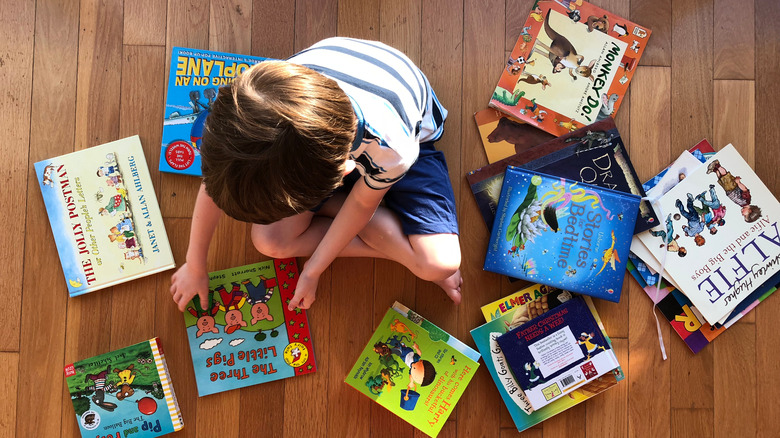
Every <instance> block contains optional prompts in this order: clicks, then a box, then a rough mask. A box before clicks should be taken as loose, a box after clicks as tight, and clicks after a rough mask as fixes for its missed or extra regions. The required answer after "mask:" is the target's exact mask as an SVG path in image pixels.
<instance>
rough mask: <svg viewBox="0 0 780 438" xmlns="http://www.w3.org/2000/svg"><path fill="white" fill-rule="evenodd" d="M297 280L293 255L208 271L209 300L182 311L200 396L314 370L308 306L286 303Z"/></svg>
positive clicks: (196, 300) (195, 300)
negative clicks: (205, 307)
mask: <svg viewBox="0 0 780 438" xmlns="http://www.w3.org/2000/svg"><path fill="white" fill-rule="evenodd" d="M297 283H298V265H297V263H296V261H295V259H294V258H290V259H273V260H267V261H264V262H259V263H253V264H251V265H246V266H240V267H236V268H231V269H224V270H221V271H215V272H211V273H209V305H208V308H207V309H203V308H202V307H201V305H200V298H199V297H198V296H195V298H194V299H193V300H192V301H191V302H190V304H189V306H188V307H187V310H186V311H185V312H184V322H185V325H186V327H187V338H188V339H189V344H190V353H191V354H192V364H193V367H194V368H195V383H196V384H197V386H198V396H204V395H209V394H215V393H218V392H222V391H228V390H231V389H236V388H243V387H245V386H251V385H257V384H260V383H265V382H270V381H273V380H280V379H285V378H288V377H294V376H300V375H304V374H310V373H313V372H315V371H316V370H317V364H316V362H315V360H314V348H313V345H312V339H311V332H310V328H309V322H308V320H307V318H306V311H305V310H303V309H295V310H293V311H290V310H288V309H287V303H288V302H289V300H290V299H292V297H293V295H294V294H295V286H296V285H297Z"/></svg>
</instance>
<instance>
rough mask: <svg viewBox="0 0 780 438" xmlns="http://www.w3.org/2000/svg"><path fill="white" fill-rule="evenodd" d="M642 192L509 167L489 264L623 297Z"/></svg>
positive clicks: (593, 293) (554, 283)
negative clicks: (616, 189) (623, 190)
mask: <svg viewBox="0 0 780 438" xmlns="http://www.w3.org/2000/svg"><path fill="white" fill-rule="evenodd" d="M639 199H640V198H639V196H636V195H633V194H630V193H622V192H618V191H615V190H609V189H605V188H602V187H598V186H593V185H589V184H584V183H580V182H578V181H573V180H569V179H566V178H561V177H554V176H550V175H546V174H543V173H539V172H535V171H531V170H526V169H521V168H518V167H514V166H509V167H508V168H507V170H506V174H505V177H504V182H503V185H502V188H501V196H500V197H499V202H498V211H497V215H496V220H495V221H494V223H493V229H492V231H491V234H490V241H489V242H488V249H487V256H486V257H485V264H484V269H485V270H487V271H491V272H496V273H499V274H505V275H508V276H510V277H515V278H521V279H525V280H529V281H533V282H536V283H541V284H546V285H548V286H554V287H558V288H561V289H564V290H568V291H571V292H578V293H581V294H584V295H590V296H593V297H597V298H602V299H605V300H609V301H614V302H618V301H620V294H621V287H622V285H623V277H624V276H625V268H626V260H627V256H628V249H629V246H630V244H631V236H632V235H633V233H634V224H635V221H636V217H637V211H638V209H639Z"/></svg>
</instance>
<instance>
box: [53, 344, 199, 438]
mask: <svg viewBox="0 0 780 438" xmlns="http://www.w3.org/2000/svg"><path fill="white" fill-rule="evenodd" d="M65 382H66V384H67V386H68V392H69V393H70V399H71V402H73V409H74V410H75V412H76V420H77V422H78V425H79V430H80V431H81V436H82V437H84V438H94V437H102V438H124V437H127V436H132V437H134V438H152V437H157V436H161V435H166V434H169V433H172V432H175V431H177V430H181V429H182V428H183V427H184V422H183V420H182V417H181V412H180V411H179V404H178V402H177V401H176V395H175V394H174V392H173V386H172V385H171V381H170V377H169V374H168V366H167V364H166V362H165V356H164V354H163V350H162V346H161V345H160V340H159V339H157V338H153V339H150V340H148V341H144V342H140V343H138V344H135V345H131V346H129V347H125V348H120V349H118V350H114V351H111V352H108V353H105V354H101V355H98V356H94V357H91V358H89V359H84V360H81V361H78V362H75V363H72V364H70V365H67V366H66V367H65Z"/></svg>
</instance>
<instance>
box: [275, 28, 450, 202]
mask: <svg viewBox="0 0 780 438" xmlns="http://www.w3.org/2000/svg"><path fill="white" fill-rule="evenodd" d="M288 61H289V62H292V63H294V64H299V65H303V66H305V67H308V68H310V69H312V70H314V71H316V72H318V73H321V74H323V75H325V76H327V77H329V78H331V79H333V80H335V81H336V82H337V83H338V85H339V87H341V89H342V90H344V92H345V93H346V94H347V96H349V98H350V100H351V101H352V106H353V108H354V110H355V114H356V116H357V118H358V128H357V135H356V138H355V142H354V143H353V145H352V149H351V151H350V158H351V159H353V160H355V162H356V163H357V169H358V171H359V172H360V173H361V175H363V176H364V180H365V181H366V184H367V185H368V186H369V187H371V188H374V189H377V190H380V189H384V188H386V187H389V186H391V185H393V183H395V182H396V181H398V180H399V179H401V177H403V176H404V174H406V171H407V170H409V168H410V167H411V166H412V164H414V162H415V161H416V160H417V156H418V154H419V151H420V143H421V142H427V141H434V140H438V139H439V137H441V135H442V133H443V132H444V120H445V119H446V117H447V110H446V109H444V107H443V106H442V105H441V103H439V100H438V99H437V98H436V95H435V94H434V92H433V89H431V85H430V83H428V79H427V78H426V77H425V75H424V74H423V73H422V72H421V71H420V69H419V68H417V66H415V65H414V63H413V62H412V61H411V60H410V59H409V58H408V57H407V56H406V55H404V54H403V53H401V52H399V51H398V50H396V49H394V48H392V47H390V46H387V45H385V44H382V43H379V42H376V41H366V40H359V39H354V38H341V37H336V38H328V39H325V40H322V41H320V42H318V43H317V44H315V45H313V46H311V47H309V48H308V49H306V50H304V51H302V52H300V53H297V54H295V55H293V56H292V57H290V58H289V59H288Z"/></svg>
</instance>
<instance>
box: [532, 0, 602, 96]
mask: <svg viewBox="0 0 780 438" xmlns="http://www.w3.org/2000/svg"><path fill="white" fill-rule="evenodd" d="M544 31H545V33H547V36H548V37H549V38H550V39H551V40H552V42H551V43H550V45H549V46H547V45H545V44H544V43H542V42H541V41H539V40H538V39H537V40H536V44H534V48H533V50H534V51H535V52H537V53H539V54H541V55H542V56H545V57H547V58H549V59H550V62H551V63H552V65H553V71H552V72H553V73H560V72H561V71H563V69H564V68H568V69H569V75H570V76H571V77H572V79H574V80H576V79H577V76H575V73H576V74H577V75H578V76H581V77H584V78H588V79H590V80H591V81H594V80H595V78H594V77H593V65H594V64H595V63H596V60H595V59H594V60H593V61H591V62H590V63H589V64H588V65H587V66H584V65H582V63H583V61H584V60H585V57H584V56H582V55H578V54H577V49H575V48H574V45H573V44H572V43H571V42H570V41H569V40H568V39H566V37H564V36H563V35H561V34H559V33H558V32H556V31H555V29H553V28H552V26H550V12H548V13H547V17H545V20H544Z"/></svg>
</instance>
